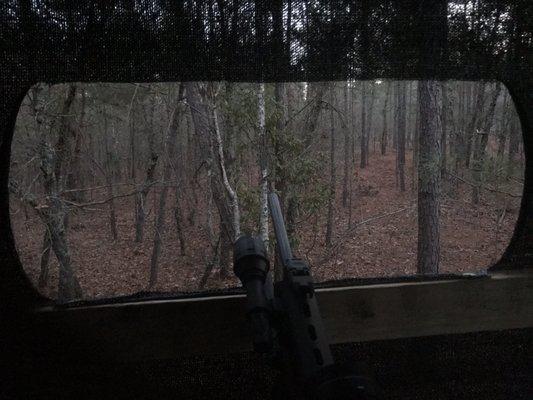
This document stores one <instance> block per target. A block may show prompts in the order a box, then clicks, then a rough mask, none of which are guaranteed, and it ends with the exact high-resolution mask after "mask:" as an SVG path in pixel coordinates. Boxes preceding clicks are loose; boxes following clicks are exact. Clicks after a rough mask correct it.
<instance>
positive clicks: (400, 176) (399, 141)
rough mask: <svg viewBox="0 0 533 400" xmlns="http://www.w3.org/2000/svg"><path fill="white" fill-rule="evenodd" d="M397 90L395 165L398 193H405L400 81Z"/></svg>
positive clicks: (403, 90) (401, 87) (403, 122)
mask: <svg viewBox="0 0 533 400" xmlns="http://www.w3.org/2000/svg"><path fill="white" fill-rule="evenodd" d="M396 90H397V99H398V101H397V107H398V110H397V114H396V115H397V121H396V136H397V144H398V147H397V151H396V165H397V171H398V184H399V187H400V191H402V192H405V91H406V83H405V82H404V81H400V82H398V83H397V84H396Z"/></svg>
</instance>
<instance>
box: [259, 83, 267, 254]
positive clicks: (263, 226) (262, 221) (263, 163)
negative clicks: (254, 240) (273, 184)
mask: <svg viewBox="0 0 533 400" xmlns="http://www.w3.org/2000/svg"><path fill="white" fill-rule="evenodd" d="M257 117H258V120H259V149H258V151H259V156H258V160H259V169H260V173H261V179H260V182H259V184H260V187H261V199H260V202H259V205H260V211H259V233H260V235H261V239H263V242H264V243H265V246H268V178H267V176H268V166H267V156H268V148H267V145H268V141H267V138H266V130H265V84H264V83H260V84H259V87H258V91H257Z"/></svg>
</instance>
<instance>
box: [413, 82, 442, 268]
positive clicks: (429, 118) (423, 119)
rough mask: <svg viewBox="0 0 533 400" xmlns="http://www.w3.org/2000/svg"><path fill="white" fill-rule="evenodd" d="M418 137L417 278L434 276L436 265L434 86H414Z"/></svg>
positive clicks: (437, 161)
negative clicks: (418, 121) (418, 125)
mask: <svg viewBox="0 0 533 400" xmlns="http://www.w3.org/2000/svg"><path fill="white" fill-rule="evenodd" d="M418 98H419V104H420V134H419V161H418V261H417V271H418V273H420V274H436V273H438V271H439V261H440V243H439V240H440V222H439V201H440V199H439V196H440V171H439V167H440V144H439V138H440V135H441V132H440V130H441V127H440V124H439V118H438V113H439V107H438V104H439V101H438V84H437V83H436V82H435V81H419V82H418Z"/></svg>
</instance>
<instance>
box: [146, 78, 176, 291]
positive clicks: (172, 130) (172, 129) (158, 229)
mask: <svg viewBox="0 0 533 400" xmlns="http://www.w3.org/2000/svg"><path fill="white" fill-rule="evenodd" d="M183 91H184V85H183V83H180V86H179V89H178V95H177V98H176V104H175V107H174V111H173V115H172V119H171V121H172V122H171V123H170V125H169V128H168V132H167V135H166V140H165V160H164V165H163V182H164V183H165V184H164V186H163V189H162V191H161V194H160V195H159V207H158V211H157V219H156V223H155V232H154V244H153V247H152V257H151V259H150V277H149V280H148V282H149V283H148V285H149V287H153V286H154V285H155V284H156V283H157V275H158V270H159V268H158V265H159V256H160V255H161V244H162V241H163V232H164V229H165V205H166V200H167V195H168V189H169V187H168V185H167V184H166V182H169V181H170V179H171V175H172V171H173V167H174V159H175V156H176V141H177V137H178V131H179V123H180V121H181V118H182V113H183V109H182V107H181V103H182V101H183ZM177 230H178V232H177V233H178V237H179V241H180V248H181V254H182V255H183V254H185V239H184V237H183V234H182V232H181V227H180V226H179V225H178V226H177Z"/></svg>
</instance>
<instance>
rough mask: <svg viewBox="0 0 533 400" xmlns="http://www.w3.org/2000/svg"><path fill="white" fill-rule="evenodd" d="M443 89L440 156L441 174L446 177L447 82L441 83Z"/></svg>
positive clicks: (442, 177)
mask: <svg viewBox="0 0 533 400" xmlns="http://www.w3.org/2000/svg"><path fill="white" fill-rule="evenodd" d="M440 88H441V91H442V105H441V113H440V116H441V137H440V146H441V158H440V176H441V179H444V178H445V175H446V163H447V157H446V153H447V148H448V145H447V129H448V88H447V86H446V82H442V83H441V84H440Z"/></svg>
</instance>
